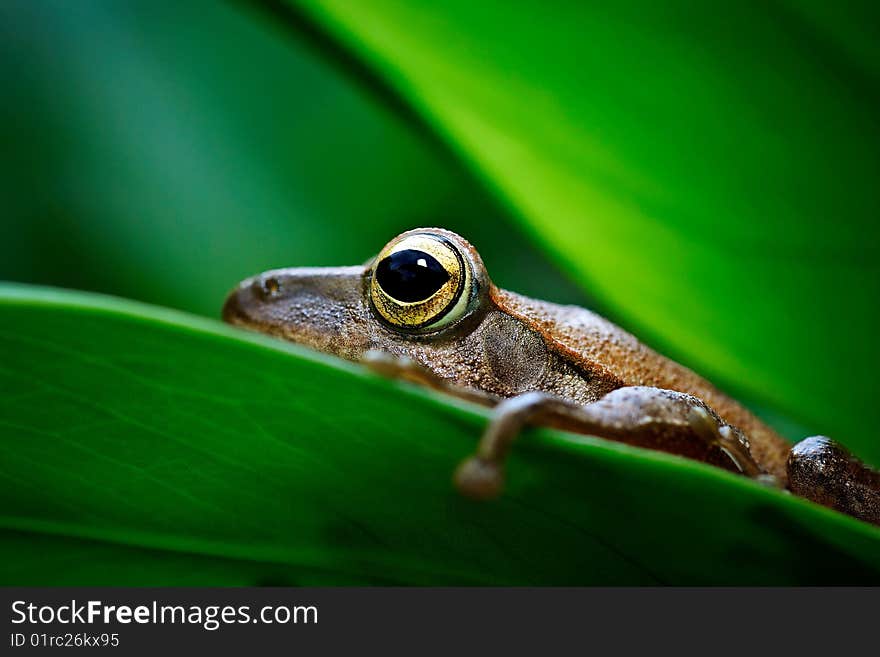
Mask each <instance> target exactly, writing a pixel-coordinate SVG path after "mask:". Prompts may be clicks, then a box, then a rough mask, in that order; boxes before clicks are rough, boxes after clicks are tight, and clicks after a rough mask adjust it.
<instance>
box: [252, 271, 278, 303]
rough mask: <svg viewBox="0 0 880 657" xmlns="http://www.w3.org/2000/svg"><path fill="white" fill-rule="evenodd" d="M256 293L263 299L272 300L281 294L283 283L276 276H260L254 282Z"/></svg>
mask: <svg viewBox="0 0 880 657" xmlns="http://www.w3.org/2000/svg"><path fill="white" fill-rule="evenodd" d="M254 291H255V292H256V293H257V294H259V295H260V297H261V298H263V299H271V298H273V297H276V296H278V294H279V292H281V283H279V282H278V279H277V278H275V277H274V276H260V277H259V278H258V279H257V280H255V281H254Z"/></svg>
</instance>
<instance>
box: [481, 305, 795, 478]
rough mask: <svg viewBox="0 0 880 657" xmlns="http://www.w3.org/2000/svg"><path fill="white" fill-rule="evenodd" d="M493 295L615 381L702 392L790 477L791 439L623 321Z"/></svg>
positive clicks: (552, 343) (761, 457) (763, 458)
mask: <svg viewBox="0 0 880 657" xmlns="http://www.w3.org/2000/svg"><path fill="white" fill-rule="evenodd" d="M492 300H493V301H494V303H495V305H496V306H497V307H498V308H499V309H500V310H502V311H504V312H505V313H507V314H509V315H512V316H514V317H516V318H518V319H519V320H521V321H523V322H524V323H526V324H527V325H529V326H530V327H531V328H532V329H534V330H535V331H537V332H538V333H540V334H541V335H542V336H543V337H544V340H545V342H546V343H547V345H548V347H549V348H550V349H551V350H553V351H555V352H556V353H557V354H559V355H560V356H561V357H563V358H565V359H567V360H569V361H570V362H572V364H574V365H576V366H578V367H580V369H582V370H583V371H588V372H590V373H591V375H592V376H597V375H598V376H603V377H605V378H606V379H607V380H608V381H609V382H610V383H611V384H612V385H613V387H623V386H653V387H657V388H665V389H668V390H675V391H677V392H683V393H687V394H690V395H694V396H695V397H699V398H700V399H702V400H703V401H704V402H706V403H707V404H709V406H711V407H712V408H713V409H714V410H715V412H716V413H718V414H719V415H720V416H721V417H722V418H723V419H724V420H725V421H726V422H728V423H729V424H732V425H734V426H736V427H738V428H740V429H742V430H743V431H744V432H745V433H746V435H747V436H748V437H749V440H750V441H751V445H752V455H753V456H754V458H755V459H756V460H757V461H758V462H759V463H760V464H761V465H762V466H763V467H764V468H766V469H767V470H768V471H769V472H771V473H772V474H774V475H776V476H777V477H780V478H781V479H783V480H784V479H785V462H786V459H787V458H788V452H789V450H790V448H791V446H790V444H789V443H788V442H787V441H786V440H785V439H783V438H782V437H781V436H779V435H778V434H777V433H776V432H774V431H773V430H772V429H770V428H769V427H768V426H767V425H765V424H764V423H763V422H761V421H760V420H759V419H758V418H757V417H755V416H754V415H753V414H752V413H751V412H749V411H748V410H747V409H746V408H745V407H744V406H742V405H741V404H740V403H739V402H737V401H736V400H734V399H732V398H731V397H728V396H727V395H725V394H724V393H722V392H721V391H720V390H718V389H717V388H716V387H715V386H713V385H712V384H711V383H709V382H708V381H707V380H706V379H704V378H703V377H701V376H699V375H698V374H696V373H694V372H693V371H692V370H690V369H688V368H686V367H684V366H683V365H680V364H679V363H676V362H675V361H673V360H670V359H669V358H666V357H665V356H662V355H661V354H658V353H657V352H656V351H654V350H653V349H650V348H649V347H647V346H645V345H644V344H642V343H641V342H640V341H639V340H638V339H636V337H635V336H633V335H631V334H630V333H627V332H626V331H624V330H623V329H621V328H620V327H618V326H616V325H615V324H613V323H611V322H609V321H608V320H606V319H604V318H603V317H600V316H599V315H597V314H595V313H593V312H590V311H589V310H587V309H585V308H581V307H578V306H562V305H558V304H554V303H548V302H546V301H538V300H535V299H530V298H528V297H524V296H521V295H519V294H515V293H513V292H507V291H506V290H500V289H494V290H493V291H492Z"/></svg>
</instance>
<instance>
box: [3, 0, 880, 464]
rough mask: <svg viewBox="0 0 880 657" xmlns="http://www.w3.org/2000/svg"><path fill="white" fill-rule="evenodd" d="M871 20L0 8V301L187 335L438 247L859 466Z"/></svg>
mask: <svg viewBox="0 0 880 657" xmlns="http://www.w3.org/2000/svg"><path fill="white" fill-rule="evenodd" d="M266 7H269V8H270V9H271V11H268V12H266V11H263V9H265V8H266ZM876 14H877V12H876V11H875V10H874V9H873V8H872V5H871V4H869V3H864V4H862V5H858V6H852V7H848V8H846V9H843V8H835V9H830V8H825V6H824V5H822V4H821V3H809V2H800V3H788V2H782V3H774V4H772V5H768V4H765V3H742V4H741V5H738V6H737V7H727V8H725V9H724V11H720V10H718V9H717V8H715V7H712V6H709V5H705V4H701V3H690V2H671V3H665V4H664V5H662V6H656V5H654V4H653V3H645V2H638V1H636V2H624V3H620V4H619V5H615V7H614V8H610V7H609V8H602V7H601V6H599V5H595V6H594V5H589V4H584V5H581V4H575V3H558V4H557V3H551V4H549V5H547V6H546V7H545V6H544V5H543V4H538V3H535V4H531V3H517V4H515V5H514V6H508V5H507V3H496V2H486V3H480V4H479V6H477V5H475V4H474V3H469V2H457V1H449V2H444V3H440V4H437V5H432V6H430V7H429V6H425V5H414V4H412V3H405V2H395V1H394V0H388V1H384V0H383V1H375V2H364V3H344V2H326V3H312V2H309V1H308V0H303V1H302V2H292V1H291V2H287V1H286V0H285V1H282V0H267V1H265V2H260V1H255V2H236V3H212V2H205V3H199V2H192V3H173V2H146V1H135V2H115V1H110V0H104V1H101V0H90V1H88V2H76V3H71V2H62V1H54V2H53V1H49V0H46V1H41V2H29V1H27V0H17V1H11V2H10V1H7V2H4V3H2V6H0V82H2V85H3V86H2V98H3V102H2V104H0V112H2V121H0V139H2V143H3V149H2V151H0V190H2V199H3V204H4V206H3V220H2V228H0V230H2V235H0V237H2V239H0V279H6V280H13V281H22V282H30V283H40V284H50V285H57V286H62V287H68V288H78V289H85V290H96V291H101V292H107V293H111V294H116V295H120V296H124V297H129V298H134V299H140V300H144V301H148V302H152V303H156V304H161V305H165V306H171V307H175V308H180V309H183V310H187V311H191V312H195V313H198V314H203V315H207V316H210V317H216V316H217V313H218V309H219V307H220V305H221V302H222V299H223V297H224V295H225V293H226V291H227V290H228V289H229V288H230V287H231V286H232V285H234V284H235V283H236V282H237V281H238V280H240V279H241V278H243V277H244V276H247V275H250V274H253V273H255V272H258V271H261V270H264V269H267V268H271V267H278V266H285V265H336V264H351V263H358V262H362V261H364V260H365V259H366V258H367V257H369V256H370V255H371V254H372V253H374V252H375V251H376V250H377V249H378V248H380V247H381V245H382V244H383V243H384V242H385V241H386V240H387V239H388V238H389V237H390V236H392V235H394V234H396V233H397V232H399V231H401V230H403V229H406V228H410V227H413V226H416V225H425V224H440V225H443V226H446V227H448V228H451V229H453V230H456V231H458V232H460V233H462V234H464V235H465V236H466V237H468V238H469V239H470V240H471V241H472V242H473V243H474V244H475V245H476V246H477V247H478V249H479V250H480V251H481V253H482V254H483V257H484V260H485V261H486V262H487V264H488V266H489V269H490V272H491V274H492V276H493V278H494V279H495V281H496V282H497V283H498V284H500V285H502V286H504V287H508V288H511V289H514V290H517V291H519V292H523V293H525V294H529V295H533V296H537V297H540V298H544V299H549V300H554V301H561V302H574V303H580V304H585V305H588V306H590V307H592V308H594V309H596V310H598V311H599V312H601V313H602V314H604V315H606V316H608V317H610V318H611V319H613V320H615V321H617V322H618V323H620V324H622V325H623V326H624V327H626V328H628V329H630V330H633V331H635V332H636V333H637V334H639V335H640V336H643V337H644V338H645V339H646V340H647V341H648V342H649V343H650V344H652V345H654V346H657V347H659V348H661V350H663V351H665V352H667V353H669V354H670V355H672V356H673V357H676V358H677V359H679V360H682V361H683V362H685V363H686V364H688V365H690V366H692V367H694V368H695V369H698V370H699V371H700V372H702V373H705V374H707V375H708V376H710V378H712V379H713V380H716V381H718V382H719V384H720V385H721V386H722V387H724V388H726V389H728V390H730V391H731V392H733V393H735V394H737V395H739V396H741V397H743V398H744V399H746V401H747V402H749V403H751V404H752V405H754V406H756V407H757V408H758V410H759V412H760V413H761V414H763V415H764V416H765V417H767V418H769V419H770V420H771V421H772V422H774V423H775V424H777V426H780V427H782V428H783V429H784V430H785V431H786V433H787V434H788V435H789V437H792V438H798V437H800V435H802V434H803V433H805V432H824V433H829V434H832V435H834V436H835V437H837V438H839V439H841V440H843V441H844V442H845V443H847V444H848V445H850V446H852V447H853V448H854V449H856V450H857V451H858V452H859V453H860V454H862V455H863V456H864V457H866V458H868V459H869V460H873V461H874V462H880V461H878V459H880V440H878V438H877V435H876V434H877V432H876V431H875V430H874V428H873V427H872V426H871V425H870V424H869V423H867V422H866V419H865V418H867V417H871V416H872V415H873V414H874V409H875V408H876V401H875V398H874V385H873V383H874V378H875V372H876V371H877V368H878V367H880V358H878V354H880V348H878V347H877V346H876V345H875V341H874V335H875V333H876V325H877V320H878V299H880V273H878V266H880V265H878V258H877V255H878V254H877V251H878V240H877V234H878V230H877V223H878V216H880V191H878V190H880V185H878V184H877V180H878V177H880V147H878V145H880V125H878V121H877V116H878V115H880V114H878V112H877V110H878V103H877V100H878V98H880V82H878V73H880V66H878V62H880V47H878V45H877V43H878V40H877V39H876V38H874V37H876V36H877V34H878V31H877V26H878V21H877V16H876ZM306 32H311V33H313V34H314V33H317V34H319V35H321V36H322V39H323V45H322V46H320V47H315V45H314V43H313V40H311V39H307V38H304V34H305V33H306ZM340 54H342V57H341V58H340V57H339V55H340ZM328 55H329V57H328ZM346 58H348V60H350V61H354V62H358V63H360V68H358V67H353V68H352V67H346V66H345V64H344V61H345V60H346ZM340 59H341V60H342V61H343V64H342V65H340V64H339V61H340ZM364 71H369V72H371V74H372V76H373V78H375V79H373V80H372V83H373V85H372V86H373V87H375V86H376V85H377V84H378V86H379V87H380V88H381V90H382V92H383V93H379V94H376V93H374V91H375V89H372V88H371V87H370V85H365V84H364V80H363V79H361V77H362V74H363V72H364ZM389 98H392V99H395V100H396V101H397V103H398V104H399V105H403V106H406V107H408V108H410V109H408V110H406V111H404V112H403V113H401V112H399V111H397V110H396V109H395V107H394V106H393V104H392V105H389V104H388V103H387V100H388V99H389ZM412 116H416V117H418V118H417V120H415V121H413V120H410V119H411V118H412ZM563 272H564V273H563Z"/></svg>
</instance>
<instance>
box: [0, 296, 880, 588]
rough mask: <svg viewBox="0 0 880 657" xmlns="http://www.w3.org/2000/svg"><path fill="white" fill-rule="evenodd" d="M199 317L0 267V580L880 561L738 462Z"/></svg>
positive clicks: (637, 572) (784, 572) (876, 565)
mask: <svg viewBox="0 0 880 657" xmlns="http://www.w3.org/2000/svg"><path fill="white" fill-rule="evenodd" d="M486 418H487V411H485V410H484V409H481V408H477V407H473V406H470V405H468V404H465V403H463V402H459V401H456V400H453V399H450V398H448V397H445V396H442V395H439V394H435V393H432V392H430V391H425V390H422V389H419V388H415V387H411V386H408V385H404V384H400V383H395V382H390V381H387V380H384V379H381V378H378V377H376V376H373V375H372V374H369V373H368V372H366V371H365V370H363V369H361V368H360V367H358V366H355V365H352V364H349V363H345V362H342V361H338V360H336V359H332V358H329V357H325V356H322V355H319V354H315V353H312V352H309V351H306V350H303V349H300V348H297V347H294V346H292V345H288V344H285V343H282V342H280V341H275V340H271V339H268V338H263V337H261V336H255V335H252V334H246V333H244V332H240V331H237V330H234V329H231V328H228V327H226V326H224V325H221V324H219V323H217V322H213V321H210V320H203V319H198V318H195V317H192V316H188V315H183V314H179V313H177V312H174V311H168V310H163V309H158V308H153V307H149V306H144V305H140V304H137V303H135V302H130V301H122V300H117V299H113V298H108V297H101V296H94V295H88V294H83V293H69V292H61V291H56V290H52V289H45V288H33V287H25V286H14V285H6V286H3V287H0V450H2V453H3V456H2V458H0V508H2V515H0V534H2V540H0V556H2V558H0V564H2V565H0V583H2V584H7V585H8V584H30V585H35V584H62V583H64V584H104V583H106V584H117V585H118V584H154V585H157V584H259V583H284V584H327V583H332V584H343V583H360V584H364V583H366V584H369V583H396V584H551V583H552V584H607V583H618V584H637V583H657V582H663V583H679V584H685V583H689V584H703V583H705V584H709V583H715V584H718V583H726V584H734V583H735V584H749V583H761V584H772V583H777V584H795V583H799V584H806V583H823V582H824V583H828V582H834V583H855V582H858V583H861V584H867V583H869V582H875V583H876V582H880V530H878V529H876V528H873V527H871V526H868V525H866V524H863V523H860V522H857V521H855V520H853V519H851V518H847V517H844V516H842V515H839V514H837V513H834V512H832V511H829V510H827V509H824V508H821V507H818V506H814V505H812V504H810V503H808V502H805V501H803V500H799V499H796V498H794V497H792V496H789V495H786V494H783V493H780V492H777V491H773V490H768V489H765V488H762V487H761V486H759V485H757V484H755V483H753V482H751V481H748V480H746V479H744V478H740V477H736V476H733V475H730V474H728V473H726V472H723V471H720V470H717V469H714V468H711V467H708V466H704V465H701V464H699V463H694V462H690V461H686V460H684V459H679V458H676V457H672V456H667V455H663V454H659V453H654V452H648V451H643V450H639V449H635V448H631V447H626V446H623V445H618V444H614V443H609V442H605V441H602V440H598V439H592V438H588V437H580V436H573V435H568V434H564V433H559V432H552V431H545V430H541V431H533V432H531V433H530V434H528V435H527V436H524V437H523V438H522V439H521V440H520V441H519V443H518V444H517V445H516V449H515V450H514V454H513V458H512V461H511V463H510V468H509V486H508V490H507V492H506V494H505V495H504V497H503V498H502V499H501V500H499V501H498V502H493V503H476V502H472V501H469V500H466V499H464V498H462V497H460V496H459V495H458V494H456V493H455V492H454V491H453V489H452V487H451V485H450V474H451V472H452V470H453V468H454V467H455V465H456V464H457V463H458V462H459V460H460V459H461V458H462V457H463V456H465V455H467V454H468V453H469V452H470V451H471V450H473V448H474V446H475V444H476V441H477V438H478V436H479V434H480V431H481V430H482V428H483V427H484V426H485V423H486Z"/></svg>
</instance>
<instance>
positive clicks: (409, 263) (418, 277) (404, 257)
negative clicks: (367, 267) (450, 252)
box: [376, 249, 449, 303]
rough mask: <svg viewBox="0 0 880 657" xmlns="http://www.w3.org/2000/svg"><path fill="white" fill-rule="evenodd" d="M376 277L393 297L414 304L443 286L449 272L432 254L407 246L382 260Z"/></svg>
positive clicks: (377, 267)
mask: <svg viewBox="0 0 880 657" xmlns="http://www.w3.org/2000/svg"><path fill="white" fill-rule="evenodd" d="M376 280H378V281H379V285H381V286H382V289H383V290H385V293H386V294H388V295H389V296H390V297H392V298H394V299H397V300H398V301H403V302H407V303H411V302H413V301H423V300H425V299H427V298H428V297H430V296H431V295H432V294H434V293H435V292H436V291H437V290H439V289H440V288H441V287H443V284H444V283H445V282H446V281H448V280H449V272H447V271H446V270H445V269H443V265H441V264H440V263H439V262H437V260H436V258H434V257H433V256H432V255H430V254H428V253H425V252H424V251H418V250H417V249H406V250H404V251H398V252H397V253H392V254H391V255H390V256H388V257H387V258H383V259H382V261H381V262H380V263H379V264H378V265H377V266H376Z"/></svg>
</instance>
